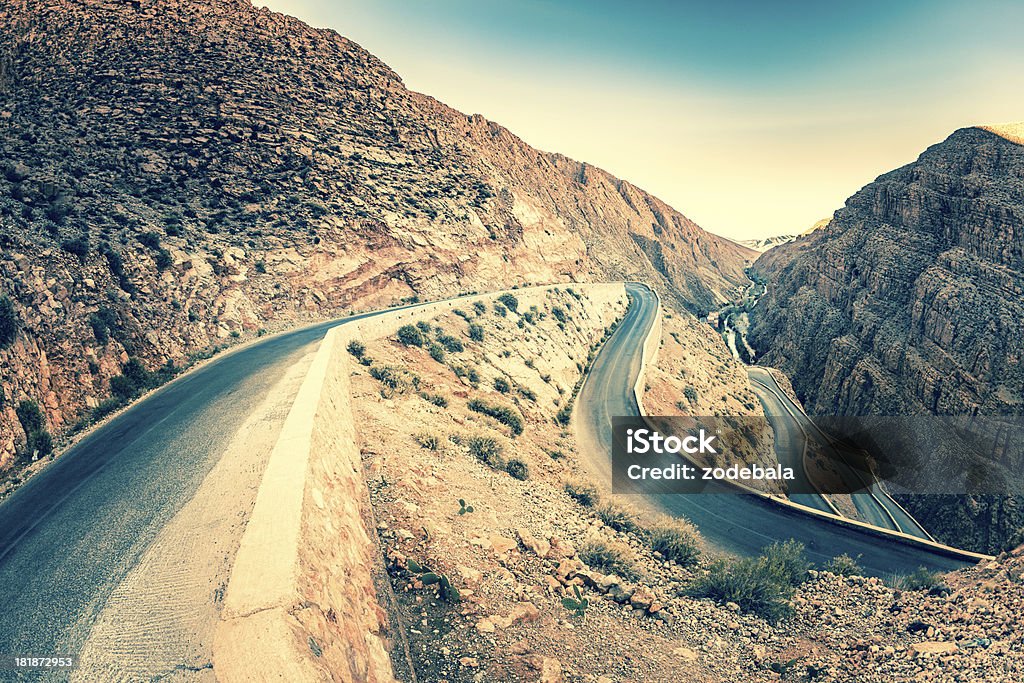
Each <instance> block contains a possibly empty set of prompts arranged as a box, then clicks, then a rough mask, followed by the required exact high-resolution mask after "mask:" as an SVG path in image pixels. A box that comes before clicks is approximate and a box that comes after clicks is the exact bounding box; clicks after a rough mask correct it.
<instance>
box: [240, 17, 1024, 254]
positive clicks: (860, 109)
mask: <svg viewBox="0 0 1024 683" xmlns="http://www.w3.org/2000/svg"><path fill="white" fill-rule="evenodd" d="M254 2H255V3H256V4H258V5H267V6H268V7H270V8H272V9H275V10H278V11H281V12H285V13H288V14H292V15H294V16H297V17H299V18H300V19H303V20H305V21H306V22H308V23H310V24H313V25H315V26H325V27H330V28H333V29H336V30H337V31H338V32H339V33H341V34H343V35H345V36H347V37H348V38H351V39H352V40H354V41H356V42H357V43H359V44H361V45H362V46H363V47H365V48H367V49H368V50H370V51H371V52H373V53H374V54H375V55H377V56H378V57H380V58H381V59H383V60H384V61H385V62H386V63H387V64H388V65H390V66H391V67H392V68H393V69H395V71H397V72H398V73H399V75H401V76H402V78H403V79H404V80H405V83H406V85H408V86H409V87H410V88H412V89H413V90H418V91H420V92H425V93H428V94H430V95H433V96H435V97H437V98H438V99H440V100H442V101H443V102H445V103H447V104H449V105H452V106H454V107H456V108H457V109H460V110H462V111H464V112H466V113H480V114H483V115H484V116H486V117H487V118H489V119H492V120H494V121H497V122H498V123H501V124H503V125H505V126H507V127H508V128H510V129H511V130H512V131H513V132H514V133H516V134H518V135H519V136H520V137H522V138H523V139H524V140H526V141H527V142H528V143H530V144H532V145H534V146H535V147H539V148H541V149H545V150H549V151H557V152H562V153H564V154H566V155H568V156H571V157H574V158H576V159H579V160H582V161H587V162H589V163H592V164H594V165H597V166H600V167H602V168H605V169H606V170H608V171H610V172H611V173H613V174H615V175H617V176H620V177H622V178H625V179H627V180H629V181H631V182H633V183H635V184H636V185H638V186H640V187H642V188H644V189H646V190H648V191H650V192H653V193H654V194H656V195H658V196H659V197H661V198H662V199H664V200H666V201H668V202H669V203H670V204H672V205H673V206H675V207H676V208H677V209H679V210H680V211H682V212H683V213H684V214H686V215H688V216H689V217H690V218H692V219H694V220H695V221H697V222H698V223H699V224H701V225H702V226H703V227H704V228H706V229H708V230H710V231H712V232H717V233H719V234H722V235H726V236H729V237H734V238H739V239H743V238H748V237H754V236H768V235H774V234H781V233H788V232H799V231H802V230H804V229H806V228H807V227H809V226H810V225H811V224H812V223H814V222H815V221H816V220H818V219H820V218H824V217H826V216H830V215H831V214H832V211H834V210H835V209H836V208H838V207H840V206H841V205H842V203H843V201H844V200H845V199H846V197H848V196H849V195H851V194H853V192H855V191H856V190H857V189H859V188H860V187H861V186H863V185H865V184H866V183H868V182H870V181H871V180H873V179H874V178H875V177H876V176H878V175H879V174H881V173H884V172H886V171H888V170H891V169H893V168H896V167H898V166H900V165H902V164H905V163H907V162H909V161H912V160H913V159H914V158H916V157H917V155H918V154H920V152H922V151H923V150H924V149H925V147H927V146H928V145H930V144H933V143H935V142H939V141H941V140H942V139H943V138H945V137H946V136H947V135H948V134H949V133H951V132H952V131H953V130H955V129H956V128H960V127H963V126H969V125H974V124H981V123H1003V122H1007V121H1016V120H1021V119H1024V39H1022V34H1024V3H1021V2H1019V1H1012V2H1011V1H1001V2H1000V1H994V0H981V1H977V2H966V1H965V2H950V1H948V0H930V1H929V2H923V1H922V2H893V1H892V0H888V1H885V2H880V1H875V0H870V1H868V2H859V3H852V2H828V1H827V0H815V1H806V2H787V1H785V0H776V1H773V2H765V1H759V0H750V1H746V2H741V1H738V0H718V1H717V2H702V3H695V2H652V1H648V0H634V2H622V1H621V0H616V1H615V2H612V1H610V0H588V1H587V2H583V1H575V0H574V1H565V2H544V1H541V0H502V1H501V2H491V1H486V0H428V1H424V0H404V1H403V0H364V1H363V2H352V1H350V0H254Z"/></svg>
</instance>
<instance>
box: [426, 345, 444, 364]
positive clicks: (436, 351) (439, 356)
mask: <svg viewBox="0 0 1024 683" xmlns="http://www.w3.org/2000/svg"><path fill="white" fill-rule="evenodd" d="M428 351H429V352H430V357H431V358H433V359H434V360H436V361H437V362H438V363H443V362H444V347H443V346H441V345H440V344H433V343H432V344H431V345H430V348H429V349H428Z"/></svg>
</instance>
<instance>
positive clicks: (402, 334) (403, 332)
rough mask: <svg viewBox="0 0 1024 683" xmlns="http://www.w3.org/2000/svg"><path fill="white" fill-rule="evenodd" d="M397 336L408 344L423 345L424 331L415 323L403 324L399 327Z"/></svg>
mask: <svg viewBox="0 0 1024 683" xmlns="http://www.w3.org/2000/svg"><path fill="white" fill-rule="evenodd" d="M397 337H398V341H399V342H401V343H402V344H404V345H406V346H423V333H421V332H420V331H419V328H417V327H416V326H415V325H402V326H401V327H399V328H398V333H397Z"/></svg>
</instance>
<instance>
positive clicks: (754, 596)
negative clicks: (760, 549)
mask: <svg viewBox="0 0 1024 683" xmlns="http://www.w3.org/2000/svg"><path fill="white" fill-rule="evenodd" d="M808 566H809V565H808V563H807V560H806V558H805V557H804V556H803V544H801V543H797V542H796V541H786V542H785V543H774V544H772V545H771V546H769V547H768V548H767V549H766V550H765V552H764V553H763V554H761V555H760V556H758V557H748V558H743V559H739V560H731V561H726V560H720V561H718V562H715V563H714V564H712V565H711V567H710V568H709V570H708V573H707V574H705V575H704V576H702V577H701V578H699V579H697V580H696V581H694V582H693V583H692V584H691V585H690V586H689V588H688V589H687V593H688V594H689V595H691V596H693V597H697V598H711V599H712V600H715V601H717V602H720V603H726V602H734V603H736V604H737V605H739V606H740V609H741V610H743V611H744V612H750V613H752V614H757V615H758V616H760V617H761V618H763V619H765V620H766V621H769V622H772V623H775V622H777V621H779V620H780V619H784V618H785V617H787V616H789V615H790V614H791V613H792V607H791V606H790V604H789V601H790V598H792V597H793V590H794V589H795V588H796V586H797V585H799V584H800V583H801V582H802V581H804V580H805V579H806V576H807V568H808Z"/></svg>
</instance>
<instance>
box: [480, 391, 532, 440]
mask: <svg viewBox="0 0 1024 683" xmlns="http://www.w3.org/2000/svg"><path fill="white" fill-rule="evenodd" d="M466 407H467V408H469V409H470V410H472V411H473V412H476V413H483V414H484V415H487V416H489V417H493V418H494V419H495V420H497V421H498V422H501V423H502V424H504V425H507V426H508V428H509V429H511V430H512V435H513V436H519V435H520V434H522V433H523V418H522V417H520V416H519V413H517V412H516V411H515V410H513V409H512V408H509V407H506V406H496V405H491V404H489V403H485V402H483V401H481V400H480V399H478V398H475V399H473V400H471V401H470V402H469V403H467V404H466Z"/></svg>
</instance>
